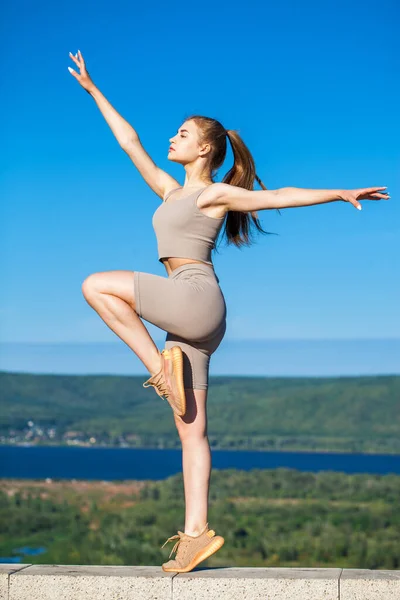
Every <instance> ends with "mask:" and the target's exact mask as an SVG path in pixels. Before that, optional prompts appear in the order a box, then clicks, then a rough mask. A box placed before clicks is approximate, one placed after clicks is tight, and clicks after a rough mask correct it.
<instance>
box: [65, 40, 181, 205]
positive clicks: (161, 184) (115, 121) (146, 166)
mask: <svg viewBox="0 0 400 600" xmlns="http://www.w3.org/2000/svg"><path fill="white" fill-rule="evenodd" d="M69 55H70V57H71V58H72V60H73V61H74V62H75V64H76V65H77V66H78V67H79V69H80V73H77V72H76V71H74V70H73V69H70V68H69V67H68V69H69V71H70V73H71V74H72V75H73V76H74V77H75V79H77V80H78V81H79V83H80V84H81V86H82V87H83V88H84V89H85V90H86V91H87V92H88V94H90V95H91V96H92V98H93V99H94V101H95V102H96V104H97V106H98V107H99V109H100V112H101V113H102V115H103V117H104V118H105V120H106V122H107V123H108V125H109V126H110V129H111V131H112V132H113V134H114V135H115V137H116V139H117V141H118V143H119V145H120V146H121V148H122V149H123V150H124V152H126V154H127V155H128V156H129V158H130V159H131V160H132V162H133V163H134V165H135V166H136V167H137V169H138V171H139V173H140V174H141V175H142V177H143V178H144V180H145V181H146V183H148V185H149V186H150V187H151V189H152V190H153V191H154V192H155V193H156V194H157V195H158V196H160V197H161V198H164V196H165V194H166V193H167V192H168V191H169V190H171V189H172V188H176V187H178V186H179V182H178V181H176V179H174V177H171V175H169V174H168V173H166V172H165V171H163V170H162V169H160V168H159V167H157V165H156V164H155V163H154V161H153V160H152V158H151V157H150V156H149V155H148V154H147V152H146V150H145V149H144V148H143V146H142V144H141V142H140V139H139V136H138V134H137V132H136V131H135V129H134V128H133V127H132V126H131V125H130V124H129V123H128V122H127V121H126V120H125V119H124V118H123V117H122V116H121V115H120V114H119V113H118V112H117V111H116V110H115V108H114V107H113V106H112V105H111V104H110V102H109V101H108V100H107V98H106V97H105V96H104V95H103V94H102V93H101V91H100V90H99V89H98V87H97V86H96V85H95V84H94V83H93V81H92V79H91V77H90V75H89V72H88V71H87V69H86V65H85V61H84V59H83V56H82V54H81V52H80V50H78V55H77V56H73V54H72V53H71V52H70V53H69Z"/></svg>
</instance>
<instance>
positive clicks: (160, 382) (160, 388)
mask: <svg viewBox="0 0 400 600" xmlns="http://www.w3.org/2000/svg"><path fill="white" fill-rule="evenodd" d="M155 377H156V378H157V379H154V378H155ZM150 386H153V387H154V389H155V390H156V392H157V394H158V395H159V396H161V398H162V397H163V396H166V397H168V388H167V384H166V383H165V381H164V376H163V371H162V369H161V370H160V371H159V372H158V373H156V374H155V375H152V377H150V379H148V380H147V381H145V382H144V384H143V387H144V388H147V387H150Z"/></svg>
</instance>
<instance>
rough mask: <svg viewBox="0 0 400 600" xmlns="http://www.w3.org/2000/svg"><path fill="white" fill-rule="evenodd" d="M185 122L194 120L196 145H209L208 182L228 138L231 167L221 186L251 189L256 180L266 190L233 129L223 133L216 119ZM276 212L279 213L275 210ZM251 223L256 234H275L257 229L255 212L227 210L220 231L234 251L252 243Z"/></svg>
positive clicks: (214, 172)
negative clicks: (197, 136)
mask: <svg viewBox="0 0 400 600" xmlns="http://www.w3.org/2000/svg"><path fill="white" fill-rule="evenodd" d="M185 121H194V122H195V124H196V125H197V127H198V131H199V144H205V143H208V144H210V145H211V152H210V153H209V154H208V165H207V166H208V168H209V171H210V177H211V180H214V177H215V175H216V172H217V171H218V169H219V168H220V167H221V166H222V164H223V162H224V160H225V157H226V149H227V143H226V139H227V137H229V141H230V142H231V146H232V151H233V166H232V167H231V169H229V171H228V172H227V173H226V175H225V177H224V178H223V179H222V183H228V184H230V185H235V186H238V187H242V188H244V189H246V190H253V189H254V187H253V186H254V181H255V180H257V182H258V184H259V185H260V187H261V188H262V189H263V190H266V189H267V188H266V187H265V185H264V184H263V182H262V181H261V179H260V178H259V177H258V175H257V173H256V167H255V162H254V158H253V157H252V155H251V152H250V150H249V149H248V147H247V146H246V144H245V143H244V141H243V140H242V138H241V137H240V135H239V134H238V132H237V131H236V130H234V129H228V130H226V129H225V127H223V125H222V124H221V123H220V122H219V121H217V120H216V119H213V118H211V117H204V116H202V115H191V116H190V117H187V118H186V119H185ZM277 210H278V209H277ZM278 212H279V214H281V213H280V211H279V210H278ZM250 218H251V221H250ZM252 223H253V224H254V226H255V227H256V229H257V230H258V231H259V232H260V233H266V234H269V235H277V234H272V233H271V232H270V231H265V230H264V229H263V228H262V227H261V225H260V221H259V219H258V217H257V212H256V211H254V212H250V213H246V212H241V211H235V210H229V211H228V212H227V216H226V219H225V227H224V229H223V234H225V236H226V241H227V245H229V244H235V246H237V247H238V248H239V247H241V246H243V245H247V246H249V245H250V244H251V243H252V241H253V240H252V231H251V229H250V226H251V224H252Z"/></svg>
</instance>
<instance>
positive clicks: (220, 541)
mask: <svg viewBox="0 0 400 600" xmlns="http://www.w3.org/2000/svg"><path fill="white" fill-rule="evenodd" d="M224 543H225V540H224V538H223V537H222V536H221V535H216V536H215V537H214V538H213V540H212V541H211V542H210V543H209V544H208V546H206V547H205V548H203V549H202V550H199V552H197V554H195V555H194V557H193V558H192V560H191V561H190V563H189V564H188V565H187V566H186V567H183V568H182V569H164V567H162V570H163V571H166V572H173V573H187V572H188V571H191V570H192V569H194V567H196V566H197V565H198V564H199V563H201V562H202V561H203V560H206V558H209V557H210V556H211V555H212V554H214V552H216V551H217V550H219V549H220V548H221V547H222V546H223V545H224Z"/></svg>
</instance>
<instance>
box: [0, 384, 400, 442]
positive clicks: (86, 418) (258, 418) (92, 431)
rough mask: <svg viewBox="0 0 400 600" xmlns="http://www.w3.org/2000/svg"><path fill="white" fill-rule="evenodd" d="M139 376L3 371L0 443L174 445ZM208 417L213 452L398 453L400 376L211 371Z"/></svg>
mask: <svg viewBox="0 0 400 600" xmlns="http://www.w3.org/2000/svg"><path fill="white" fill-rule="evenodd" d="M144 380H145V378H144V377H142V376H114V375H40V374H26V373H11V372H0V390H1V391H0V440H1V443H6V444H8V443H10V440H14V441H20V442H21V441H22V442H27V441H29V442H31V443H35V444H57V445H60V444H65V443H67V441H68V440H71V439H74V440H75V441H76V442H78V443H88V440H90V439H91V438H93V439H95V440H96V444H102V445H108V446H118V445H121V444H123V445H125V446H132V447H158V448H180V440H179V437H178V435H177V432H176V429H175V425H174V422H173V418H172V414H171V409H170V406H169V405H168V403H167V402H166V401H165V400H163V399H161V398H160V397H159V396H157V394H156V393H155V391H154V390H153V389H145V388H143V387H142V383H143V381H144ZM207 414H208V436H209V441H210V445H211V447H212V448H216V449H232V450H239V449H248V450H308V451H341V452H377V453H379V452H381V453H397V454H398V453H400V376H395V375H381V376H362V377H292V378H291V377H233V376H229V377H228V376H226V377H225V376H211V377H210V388H209V394H208V400H207ZM28 423H30V424H31V425H29V426H28ZM32 424H33V425H32ZM49 430H50V431H51V434H48V431H49Z"/></svg>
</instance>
